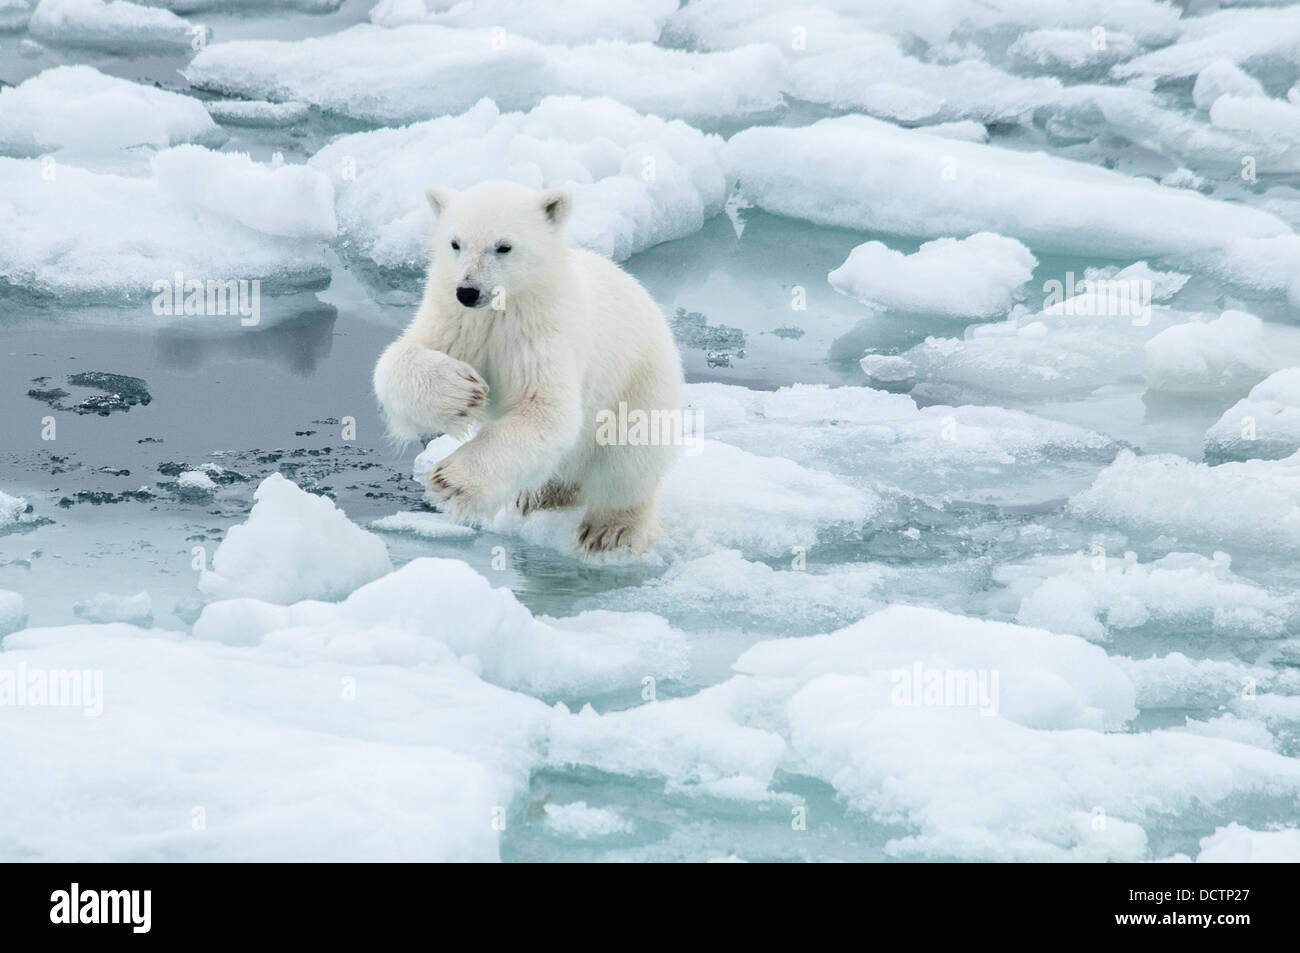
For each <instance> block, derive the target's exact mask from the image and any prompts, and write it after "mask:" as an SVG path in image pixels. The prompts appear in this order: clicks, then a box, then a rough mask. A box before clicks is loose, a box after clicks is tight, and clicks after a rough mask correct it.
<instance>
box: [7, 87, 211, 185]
mask: <svg viewBox="0 0 1300 953" xmlns="http://www.w3.org/2000/svg"><path fill="white" fill-rule="evenodd" d="M224 139H225V134H224V133H222V132H221V130H220V129H218V128H217V126H216V124H215V123H214V122H213V121H212V119H211V118H210V117H209V116H208V114H207V111H206V110H204V108H203V105H202V104H201V103H200V102H199V101H198V100H197V99H194V98H192V97H190V96H182V95H181V94H179V93H172V92H168V91H167V90H163V89H155V88H154V87H152V86H144V85H142V84H140V83H132V82H130V81H129V80H125V79H118V78H117V77H116V76H105V75H104V74H103V73H101V72H99V71H98V70H96V69H94V68H93V67H90V66H58V67H55V68H53V69H47V70H45V71H44V72H43V73H40V74H38V75H36V76H33V77H32V78H31V79H29V80H27V81H26V82H24V83H22V84H21V85H18V86H12V87H9V88H7V89H0V151H3V152H6V153H9V154H11V155H17V156H22V157H31V156H36V155H41V154H43V153H49V152H55V151H56V150H60V149H67V150H69V151H71V152H73V153H75V154H77V155H79V156H80V155H85V154H92V155H93V154H101V153H104V152H112V151H116V150H120V149H127V148H131V147H137V146H149V147H152V148H155V149H163V148H166V147H167V146H169V145H176V144H178V143H183V142H205V143H208V144H218V143H220V142H221V141H222V140H224ZM74 164H76V162H75V161H74Z"/></svg>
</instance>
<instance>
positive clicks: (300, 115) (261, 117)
mask: <svg viewBox="0 0 1300 953" xmlns="http://www.w3.org/2000/svg"><path fill="white" fill-rule="evenodd" d="M203 105H204V106H205V107H206V108H207V110H208V114H209V115H211V116H212V118H213V119H215V120H216V121H217V122H220V123H225V124H226V125H228V126H253V127H262V126H291V125H293V124H294V123H296V122H301V121H302V120H304V119H306V118H307V114H308V112H309V111H310V107H308V105H307V104H306V103H294V102H288V103H268V102H266V101H264V100H258V99H221V100H213V101H212V102H206V103H204V104H203Z"/></svg>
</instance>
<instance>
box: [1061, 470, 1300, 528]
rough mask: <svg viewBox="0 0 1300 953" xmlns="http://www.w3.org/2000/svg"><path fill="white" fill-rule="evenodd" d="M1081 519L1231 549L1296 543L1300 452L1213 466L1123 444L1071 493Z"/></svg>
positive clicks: (1299, 518) (1299, 520) (1299, 514)
mask: <svg viewBox="0 0 1300 953" xmlns="http://www.w3.org/2000/svg"><path fill="white" fill-rule="evenodd" d="M1069 508H1070V510H1071V511H1072V512H1073V513H1074V514H1075V515H1077V516H1080V517H1082V518H1085V519H1097V520H1100V521H1102V522H1104V523H1109V524H1111V525H1115V526H1120V527H1124V528H1126V529H1132V530H1142V531H1147V532H1152V533H1157V534H1172V535H1177V536H1179V537H1180V538H1181V537H1183V536H1186V537H1189V538H1201V539H1205V540H1209V541H1211V542H1213V543H1215V544H1216V545H1223V546H1225V547H1227V548H1230V549H1232V551H1233V552H1234V553H1236V552H1238V551H1240V550H1245V549H1258V548H1261V547H1262V548H1265V549H1270V550H1274V551H1276V550H1279V549H1280V550H1285V551H1294V550H1296V549H1300V453H1296V454H1292V455H1291V456H1289V457H1287V458H1285V459H1283V460H1248V461H1245V462H1244V463H1224V464H1221V465H1219V466H1215V467H1211V466H1207V465H1206V464H1204V463H1193V462H1192V461H1190V460H1187V459H1185V458H1183V457H1180V456H1177V455H1175V454H1171V453H1166V454H1156V455H1153V456H1138V455H1137V454H1135V453H1133V452H1132V451H1130V450H1121V451H1120V452H1119V455H1118V456H1117V457H1116V458H1115V462H1114V463H1112V464H1111V465H1110V466H1109V467H1107V468H1106V469H1105V470H1102V471H1101V473H1099V474H1098V475H1097V479H1096V481H1095V482H1094V483H1093V485H1092V486H1091V487H1089V488H1088V489H1087V490H1084V491H1083V492H1081V493H1078V494H1075V495H1074V496H1073V497H1071V498H1070V503H1069Z"/></svg>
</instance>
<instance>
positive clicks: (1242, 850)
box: [1196, 823, 1300, 864]
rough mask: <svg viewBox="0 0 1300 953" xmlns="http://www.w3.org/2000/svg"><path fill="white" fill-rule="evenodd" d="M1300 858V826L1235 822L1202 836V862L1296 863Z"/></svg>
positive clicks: (1200, 856) (1200, 855)
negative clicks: (1271, 827) (1263, 827)
mask: <svg viewBox="0 0 1300 953" xmlns="http://www.w3.org/2000/svg"><path fill="white" fill-rule="evenodd" d="M1297 861H1300V830H1296V829H1295V828H1294V827H1287V828H1283V829H1282V830H1276V831H1254V830H1251V829H1250V828H1249V827H1243V826H1241V825H1240V824H1237V823H1232V824H1229V825H1228V826H1227V827H1220V828H1218V829H1217V830H1216V831H1215V832H1214V833H1213V834H1211V835H1210V836H1209V837H1202V838H1201V852H1200V853H1199V854H1197V855H1196V862H1197V863H1198V864H1223V863H1229V864H1241V863H1251V864H1293V863H1296V862H1297Z"/></svg>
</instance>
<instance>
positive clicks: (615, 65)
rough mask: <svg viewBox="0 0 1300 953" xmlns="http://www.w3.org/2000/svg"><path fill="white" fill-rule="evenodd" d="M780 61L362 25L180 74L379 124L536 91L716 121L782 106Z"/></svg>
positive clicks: (269, 43) (221, 48)
mask: <svg viewBox="0 0 1300 953" xmlns="http://www.w3.org/2000/svg"><path fill="white" fill-rule="evenodd" d="M781 66H782V61H781V58H780V56H779V54H777V52H776V51H775V50H774V49H773V48H771V47H770V46H764V45H754V46H748V47H743V48H740V49H736V50H728V51H726V52H719V53H702V52H688V51H684V50H670V49H665V48H663V47H660V46H655V45H653V44H650V43H625V42H622V41H599V42H594V43H588V44H582V45H576V46H568V47H566V46H550V45H545V44H540V43H536V42H534V41H532V40H530V39H528V38H526V37H523V36H516V35H510V34H508V33H507V32H504V31H503V30H502V29H501V28H473V29H471V28H466V29H458V28H454V27H448V26H438V25H432V24H413V25H407V26H398V27H393V28H392V29H385V28H383V27H378V26H374V25H371V24H364V23H363V24H359V25H357V26H354V27H352V28H350V29H348V30H344V31H342V32H340V33H334V34H330V35H328V36H324V37H313V38H310V39H306V40H299V41H276V40H239V41H234V42H230V43H213V44H211V45H209V46H207V47H206V48H205V49H204V50H203V51H202V52H200V53H199V54H198V55H197V56H195V57H194V59H193V60H192V61H191V62H190V65H189V67H188V68H187V70H186V72H185V75H186V78H187V79H189V81H190V82H191V83H192V84H194V85H195V86H197V87H199V88H201V89H207V90H211V91H213V92H218V93H223V94H226V95H238V96H244V97H248V98H259V99H271V100H273V101H280V100H283V99H294V100H299V101H302V102H307V103H310V104H312V105H315V106H319V107H321V108H322V109H324V110H327V111H329V112H332V113H337V114H339V115H343V116H350V117H352V118H354V119H362V120H368V121H372V122H381V123H385V124H397V123H403V122H412V121H415V120H420V119H429V118H433V117H435V116H440V115H444V114H447V113H451V112H459V111H461V110H464V109H468V108H469V107H470V106H472V105H473V104H474V103H475V102H477V101H478V100H479V99H480V98H482V97H484V96H486V97H488V98H490V99H492V100H493V101H495V102H496V103H497V105H499V106H500V107H501V108H502V109H506V110H518V109H528V108H531V107H532V106H535V105H537V103H539V102H540V101H541V100H542V98H543V95H539V91H542V90H545V91H547V92H550V93H555V94H561V95H563V94H568V95H576V96H586V97H596V96H611V97H613V98H616V99H618V100H619V101H620V102H622V103H624V104H625V105H627V106H630V107H632V108H633V109H636V110H639V111H641V112H648V113H654V114H656V115H661V116H663V117H665V118H669V119H686V120H694V121H710V120H711V121H718V120H720V119H722V118H723V117H727V116H733V115H736V114H743V113H761V112H764V111H767V110H771V109H773V108H775V107H777V106H779V105H780V104H781V76H782V70H781Z"/></svg>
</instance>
